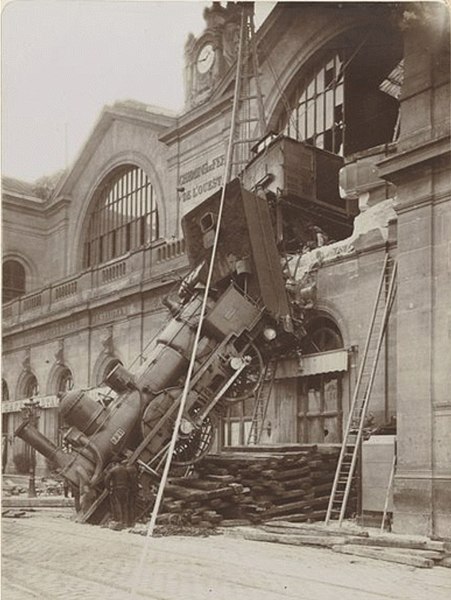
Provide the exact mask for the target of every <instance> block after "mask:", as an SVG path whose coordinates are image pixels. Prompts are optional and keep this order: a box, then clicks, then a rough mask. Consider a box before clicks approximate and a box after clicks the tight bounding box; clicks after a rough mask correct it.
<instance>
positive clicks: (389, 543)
mask: <svg viewBox="0 0 451 600" xmlns="http://www.w3.org/2000/svg"><path fill="white" fill-rule="evenodd" d="M358 543H359V544H360V545H363V546H376V547H381V548H408V549H411V550H415V549H417V550H430V551H436V552H444V551H445V543H444V542H435V541H431V540H418V539H413V538H409V537H407V536H406V537H402V536H393V537H390V534H387V535H380V536H379V535H370V537H368V538H364V539H361V540H360V541H359V542H358Z"/></svg>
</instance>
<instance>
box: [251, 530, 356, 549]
mask: <svg viewBox="0 0 451 600" xmlns="http://www.w3.org/2000/svg"><path fill="white" fill-rule="evenodd" d="M243 537H244V539H246V540H254V541H258V542H272V543H277V544H288V545H290V546H321V547H325V548H330V547H332V546H334V545H337V544H342V543H343V542H344V538H342V537H340V536H335V537H329V538H326V537H324V538H323V537H318V536H315V535H279V534H277V533H268V532H266V531H259V530H257V529H255V530H254V529H253V530H246V531H244V532H243Z"/></svg>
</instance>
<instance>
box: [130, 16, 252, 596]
mask: <svg viewBox="0 0 451 600" xmlns="http://www.w3.org/2000/svg"><path fill="white" fill-rule="evenodd" d="M245 23H246V19H245V10H244V9H242V13H241V31H240V41H239V48H238V61H237V74H236V79H235V92H234V99H233V108H232V119H231V126H230V133H229V141H228V148H227V159H226V164H225V169H224V177H223V185H222V192H221V198H220V202H219V210H218V219H217V227H216V231H215V237H214V242H213V247H212V252H211V257H210V264H209V269H208V275H207V280H206V284H205V290H204V296H203V300H202V306H201V311H200V315H199V323H198V326H197V330H196V336H195V339H194V343H193V349H192V352H191V358H190V363H189V366H188V372H187V375H186V380H185V385H184V388H183V392H182V397H181V399H180V405H179V410H178V413H177V418H176V421H175V425H174V430H173V433H172V437H171V442H170V445H169V450H168V454H167V458H166V462H165V465H164V470H163V474H162V477H161V480H160V485H159V487H158V492H157V496H156V499H155V504H154V508H153V511H152V516H151V519H150V522H149V526H148V529H147V533H146V537H145V542H144V546H143V549H142V552H141V557H140V560H139V562H138V564H137V568H136V569H135V573H134V580H133V587H132V588H131V595H130V598H131V600H134V599H135V598H137V593H138V586H139V583H140V581H141V574H142V571H143V568H144V562H145V559H146V556H147V551H148V546H149V541H150V539H151V538H152V536H153V531H154V529H155V524H156V520H157V516H158V512H159V509H160V505H161V501H162V499H163V492H164V488H165V486H166V482H167V478H168V474H169V469H170V467H171V462H172V455H173V453H174V449H175V444H176V441H177V436H178V431H179V428H180V424H181V420H182V416H183V412H184V409H185V404H186V400H187V397H188V392H189V388H190V382H191V377H192V374H193V370H194V363H195V359H196V353H197V347H198V344H199V340H200V334H201V329H202V324H203V320H204V316H205V311H206V307H207V300H208V293H209V289H210V285H211V280H212V277H213V268H214V262H215V257H216V251H217V246H218V241H219V233H220V225H221V220H222V213H223V208H224V203H225V195H226V185H227V183H228V181H229V179H230V172H231V166H232V155H233V148H234V134H235V127H236V121H237V118H236V117H237V111H238V103H239V91H240V76H241V66H242V49H243V40H244V35H245Z"/></svg>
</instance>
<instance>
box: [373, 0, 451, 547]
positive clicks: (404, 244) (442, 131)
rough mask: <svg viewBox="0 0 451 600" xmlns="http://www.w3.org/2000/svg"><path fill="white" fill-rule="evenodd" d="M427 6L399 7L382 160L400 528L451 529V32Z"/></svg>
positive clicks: (438, 8) (437, 8) (442, 13)
mask: <svg viewBox="0 0 451 600" xmlns="http://www.w3.org/2000/svg"><path fill="white" fill-rule="evenodd" d="M427 4H429V3H427ZM420 5H421V6H420ZM425 5H426V3H418V4H416V5H411V4H409V5H406V6H407V7H408V10H405V9H404V8H403V7H401V10H403V11H404V13H403V17H404V21H403V28H404V42H405V44H404V48H405V59H404V60H405V79H404V84H403V89H402V97H401V135H400V139H399V140H398V143H397V152H396V154H395V155H393V156H392V157H391V158H389V159H387V160H384V161H382V162H381V163H380V164H379V166H380V174H381V176H382V177H385V178H386V179H387V180H389V181H391V182H393V183H395V184H396V186H397V194H398V197H397V205H396V210H397V213H398V298H397V324H398V325H397V363H398V373H397V376H398V378H397V423H398V466H397V471H396V476H395V488H394V502H395V507H394V530H395V531H398V532H409V533H419V534H425V535H440V536H450V535H451V396H450V393H449V390H450V389H451V380H450V373H451V369H450V364H449V357H450V332H451V329H450V323H451V319H450V315H451V313H450V308H451V300H450V299H451V287H450V273H451V264H450V263H451V253H450V251H451V245H450V241H449V240H450V239H451V184H450V175H449V167H450V136H449V30H448V33H447V31H446V29H447V20H448V19H447V15H446V9H445V7H444V6H442V5H439V4H438V3H437V4H436V3H430V4H429V6H425ZM412 6H413V9H412ZM442 9H443V10H442Z"/></svg>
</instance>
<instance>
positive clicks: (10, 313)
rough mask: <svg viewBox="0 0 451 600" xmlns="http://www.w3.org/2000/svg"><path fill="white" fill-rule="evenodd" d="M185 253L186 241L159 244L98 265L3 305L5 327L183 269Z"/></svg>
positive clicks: (161, 242)
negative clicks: (94, 296) (112, 287)
mask: <svg viewBox="0 0 451 600" xmlns="http://www.w3.org/2000/svg"><path fill="white" fill-rule="evenodd" d="M184 254H185V242H184V240H171V241H168V242H165V241H160V242H158V243H156V244H155V245H154V246H153V247H148V248H142V249H140V250H137V251H136V252H132V253H130V254H128V255H127V256H126V257H121V258H119V259H117V260H115V261H110V262H109V263H106V264H103V265H97V266H95V267H92V268H91V269H87V270H85V271H82V272H80V273H78V274H77V275H75V276H73V275H72V276H71V277H68V278H66V279H64V280H62V281H59V282H56V283H53V284H51V285H49V286H46V287H45V288H42V289H41V290H39V291H34V292H32V293H30V294H27V295H25V296H21V297H20V298H17V299H15V300H12V301H11V302H8V303H7V304H5V305H3V308H2V317H3V325H4V327H8V326H10V325H13V324H16V323H19V322H21V321H22V320H27V319H29V318H35V317H38V316H39V315H40V314H45V315H48V314H49V312H51V310H52V309H53V307H55V308H54V310H56V309H58V310H60V309H61V308H66V307H69V306H72V305H76V304H77V303H78V302H79V301H80V298H81V297H83V299H84V300H87V299H89V297H90V294H91V292H92V293H94V294H98V293H100V294H101V291H102V287H103V286H105V291H106V290H107V289H110V288H111V283H112V282H118V285H119V286H121V285H126V282H127V281H129V282H130V284H133V283H135V284H136V282H142V281H146V280H151V279H153V278H155V277H161V276H162V275H164V273H166V272H168V271H170V270H172V269H177V268H179V267H181V266H183V261H184ZM120 280H123V281H124V284H122V282H121V283H120ZM28 315H30V316H28Z"/></svg>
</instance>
